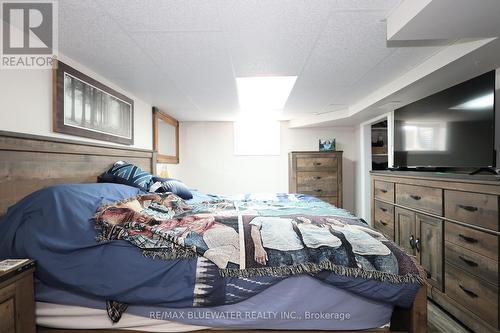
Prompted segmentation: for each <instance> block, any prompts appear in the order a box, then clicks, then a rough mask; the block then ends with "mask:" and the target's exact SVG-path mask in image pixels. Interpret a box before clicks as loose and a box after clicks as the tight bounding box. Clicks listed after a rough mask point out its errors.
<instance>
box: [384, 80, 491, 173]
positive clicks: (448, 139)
mask: <svg viewBox="0 0 500 333" xmlns="http://www.w3.org/2000/svg"><path fill="white" fill-rule="evenodd" d="M494 122H495V71H491V72H488V73H486V74H483V75H481V76H478V77H476V78H474V79H471V80H469V81H466V82H463V83H460V84H458V85H456V86H453V87H451V88H449V89H446V90H443V91H441V92H438V93H436V94H434V95H431V96H429V97H426V98H424V99H422V100H419V101H417V102H414V103H412V104H409V105H406V106H404V107H402V108H399V109H397V110H395V111H394V166H395V167H456V168H479V167H492V166H495V148H494V139H495V138H494V136H495V125H494Z"/></svg>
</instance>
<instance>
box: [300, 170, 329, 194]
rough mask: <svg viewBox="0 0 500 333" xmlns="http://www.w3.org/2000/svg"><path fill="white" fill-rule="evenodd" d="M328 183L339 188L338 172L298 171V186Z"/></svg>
mask: <svg viewBox="0 0 500 333" xmlns="http://www.w3.org/2000/svg"><path fill="white" fill-rule="evenodd" d="M318 185H328V186H330V187H331V188H332V189H335V190H336V189H337V174H336V173H334V172H328V171H298V172H297V186H299V187H300V186H318Z"/></svg>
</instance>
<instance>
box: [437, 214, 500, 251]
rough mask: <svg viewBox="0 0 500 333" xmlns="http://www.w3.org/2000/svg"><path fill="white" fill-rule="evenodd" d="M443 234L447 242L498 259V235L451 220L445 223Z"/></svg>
mask: <svg viewBox="0 0 500 333" xmlns="http://www.w3.org/2000/svg"><path fill="white" fill-rule="evenodd" d="M444 235H445V236H444V237H445V240H446V241H447V242H450V243H453V244H456V245H459V246H461V247H464V248H466V249H468V250H470V251H472V252H475V253H478V254H481V255H483V256H486V257H488V258H490V259H493V260H498V236H495V235H491V234H488V233H486V232H483V231H479V230H474V229H472V228H468V227H464V226H461V225H458V224H455V223H451V222H446V223H445V233H444Z"/></svg>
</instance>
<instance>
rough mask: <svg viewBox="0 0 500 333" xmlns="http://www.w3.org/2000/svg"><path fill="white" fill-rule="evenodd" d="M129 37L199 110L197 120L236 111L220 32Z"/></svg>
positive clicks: (233, 82)
mask: <svg viewBox="0 0 500 333" xmlns="http://www.w3.org/2000/svg"><path fill="white" fill-rule="evenodd" d="M132 36H133V37H134V39H135V40H136V41H137V43H138V44H139V45H140V46H141V48H142V49H143V50H145V51H146V52H147V53H148V54H149V56H150V57H151V58H152V59H153V60H154V62H155V63H156V64H157V65H158V67H159V68H160V69H161V70H162V71H164V72H165V73H168V75H169V77H170V78H172V80H173V81H174V82H175V83H176V85H177V86H179V87H180V89H181V90H182V91H184V92H186V94H188V95H189V96H190V99H191V100H192V101H193V102H194V103H195V104H196V105H197V106H198V107H199V109H200V111H199V113H198V116H199V117H200V118H203V119H205V116H204V113H205V112H213V111H226V110H227V111H231V112H232V111H233V110H235V109H237V108H238V98H237V93H236V81H235V78H234V74H233V70H232V66H231V60H230V56H229V53H228V52H227V50H226V48H225V45H224V39H223V38H222V34H221V33H218V32H205V33H152V34H151V33H133V34H132Z"/></svg>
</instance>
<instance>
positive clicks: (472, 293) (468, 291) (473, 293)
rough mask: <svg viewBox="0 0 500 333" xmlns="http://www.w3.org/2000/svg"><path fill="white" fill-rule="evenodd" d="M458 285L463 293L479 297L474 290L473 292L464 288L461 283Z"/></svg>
mask: <svg viewBox="0 0 500 333" xmlns="http://www.w3.org/2000/svg"><path fill="white" fill-rule="evenodd" d="M458 286H459V287H460V289H462V290H463V292H464V293H466V294H467V296H469V297H472V298H477V297H479V296H478V295H477V294H476V293H475V292H473V291H471V290H469V289H467V288H464V287H463V286H462V285H461V284H459V285H458Z"/></svg>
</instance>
